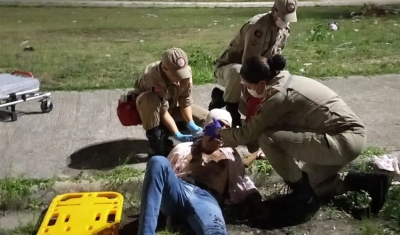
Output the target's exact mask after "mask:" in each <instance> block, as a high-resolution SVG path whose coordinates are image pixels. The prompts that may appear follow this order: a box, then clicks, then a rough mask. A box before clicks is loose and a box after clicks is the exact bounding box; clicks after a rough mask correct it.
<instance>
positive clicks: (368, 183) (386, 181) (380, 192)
mask: <svg viewBox="0 0 400 235" xmlns="http://www.w3.org/2000/svg"><path fill="white" fill-rule="evenodd" d="M345 183H346V186H347V190H349V191H360V190H363V191H365V192H367V193H368V194H369V196H370V197H371V199H372V201H371V205H370V206H371V212H372V213H373V214H378V213H379V211H380V210H381V209H382V207H383V205H384V204H385V202H386V199H387V196H388V192H389V187H390V185H391V184H392V177H391V176H390V175H389V174H388V173H383V172H373V173H372V172H371V173H362V172H358V171H354V170H353V171H350V172H349V173H348V174H347V176H346V178H345Z"/></svg>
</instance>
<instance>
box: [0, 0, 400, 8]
mask: <svg viewBox="0 0 400 235" xmlns="http://www.w3.org/2000/svg"><path fill="white" fill-rule="evenodd" d="M365 3H377V4H396V3H399V1H398V0H314V1H313V0H311V1H299V6H300V7H313V6H341V5H348V6H350V5H363V4H365ZM0 5H20V6H85V7H159V8H168V7H209V8H214V7H271V6H272V5H273V1H267V2H228V1H227V2H174V1H158V2H157V1H154V2H153V1H135V0H133V1H118V0H114V1H113V0H111V1H110V0H100V1H96V0H86V1H81V0H57V1H52V0H0Z"/></svg>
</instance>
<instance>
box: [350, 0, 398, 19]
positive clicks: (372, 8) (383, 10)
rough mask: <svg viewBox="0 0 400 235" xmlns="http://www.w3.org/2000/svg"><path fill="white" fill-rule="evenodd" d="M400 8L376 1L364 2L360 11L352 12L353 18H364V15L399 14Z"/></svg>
mask: <svg viewBox="0 0 400 235" xmlns="http://www.w3.org/2000/svg"><path fill="white" fill-rule="evenodd" d="M398 12H399V10H398V9H389V8H388V7H386V6H384V5H378V4H375V3H372V4H364V6H362V7H361V9H360V10H358V11H353V12H351V13H350V16H351V17H352V18H360V17H361V18H363V17H382V16H386V15H397V14H398Z"/></svg>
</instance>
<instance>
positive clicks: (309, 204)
mask: <svg viewBox="0 0 400 235" xmlns="http://www.w3.org/2000/svg"><path fill="white" fill-rule="evenodd" d="M285 183H286V184H287V185H288V186H289V188H290V189H291V190H292V193H291V194H289V195H288V199H290V200H288V202H289V204H292V206H293V209H295V210H298V211H304V212H309V211H311V212H314V211H315V212H316V211H317V210H318V209H319V208H320V206H321V202H320V200H319V197H318V195H317V194H316V193H315V191H314V189H313V188H312V187H311V185H310V182H309V180H308V175H307V173H306V172H303V178H301V179H300V180H299V181H297V182H294V183H292V182H285Z"/></svg>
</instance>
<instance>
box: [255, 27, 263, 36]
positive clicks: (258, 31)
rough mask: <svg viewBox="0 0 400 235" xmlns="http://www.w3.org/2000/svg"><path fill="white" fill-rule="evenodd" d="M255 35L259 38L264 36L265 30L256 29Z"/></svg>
mask: <svg viewBox="0 0 400 235" xmlns="http://www.w3.org/2000/svg"><path fill="white" fill-rule="evenodd" d="M254 36H256V37H258V38H261V37H262V36H263V32H262V31H261V30H258V29H257V30H256V31H255V32H254Z"/></svg>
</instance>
